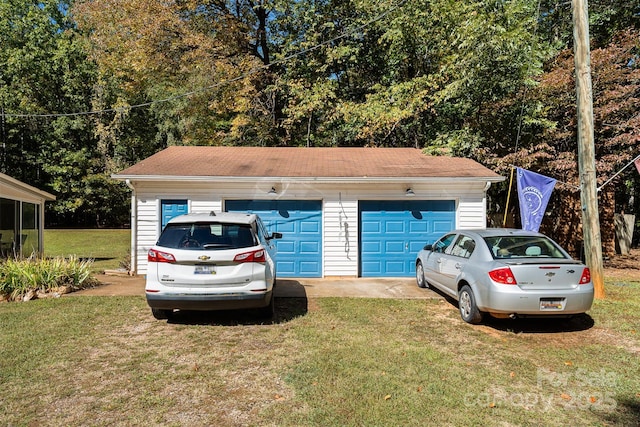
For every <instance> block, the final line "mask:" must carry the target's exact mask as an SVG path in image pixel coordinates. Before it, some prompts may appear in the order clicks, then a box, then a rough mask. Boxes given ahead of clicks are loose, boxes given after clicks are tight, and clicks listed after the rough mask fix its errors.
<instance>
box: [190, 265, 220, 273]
mask: <svg viewBox="0 0 640 427" xmlns="http://www.w3.org/2000/svg"><path fill="white" fill-rule="evenodd" d="M193 273H194V274H216V266H215V265H196V269H195V270H194V272H193Z"/></svg>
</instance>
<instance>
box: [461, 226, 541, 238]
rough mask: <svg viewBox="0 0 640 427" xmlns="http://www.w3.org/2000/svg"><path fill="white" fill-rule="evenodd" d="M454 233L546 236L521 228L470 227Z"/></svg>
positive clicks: (490, 235) (481, 235) (491, 235)
mask: <svg viewBox="0 0 640 427" xmlns="http://www.w3.org/2000/svg"><path fill="white" fill-rule="evenodd" d="M452 233H463V234H475V235H477V236H479V237H483V238H484V237H495V236H532V237H546V236H544V235H543V234H540V233H537V232H535V231H528V230H520V229H517V228H485V229H469V230H454V231H452Z"/></svg>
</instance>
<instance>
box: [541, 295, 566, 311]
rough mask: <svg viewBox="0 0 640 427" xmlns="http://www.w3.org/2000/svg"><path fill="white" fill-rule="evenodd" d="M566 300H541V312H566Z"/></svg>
mask: <svg viewBox="0 0 640 427" xmlns="http://www.w3.org/2000/svg"><path fill="white" fill-rule="evenodd" d="M565 302H566V300H565V298H541V299H540V310H541V311H557V310H564V304H565Z"/></svg>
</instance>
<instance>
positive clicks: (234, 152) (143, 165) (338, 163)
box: [114, 146, 504, 182]
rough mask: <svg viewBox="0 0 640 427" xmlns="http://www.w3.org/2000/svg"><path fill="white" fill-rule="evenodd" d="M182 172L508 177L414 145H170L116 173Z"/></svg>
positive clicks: (171, 174) (134, 175) (156, 174)
mask: <svg viewBox="0 0 640 427" xmlns="http://www.w3.org/2000/svg"><path fill="white" fill-rule="evenodd" d="M161 177H166V178H169V177H181V178H185V179H186V178H192V179H193V178H197V177H202V178H204V177H210V178H228V177H244V178H252V177H254V178H263V177H271V178H275V177H280V178H297V179H305V178H314V179H319V178H320V179H321V178H327V179H339V178H345V179H355V178H362V179H367V178H389V179H391V178H469V179H474V180H478V179H480V180H487V181H492V182H497V181H502V180H504V178H503V177H502V176H500V175H498V174H496V173H494V172H493V171H491V170H490V169H487V168H486V167H484V166H482V165H481V164H479V163H477V162H476V161H474V160H471V159H466V158H459V157H436V156H427V155H424V154H422V152H421V151H420V150H418V149H414V148H329V147H327V148H304V147H200V146H197V147H196V146H174V147H169V148H167V149H165V150H163V151H160V152H159V153H157V154H154V155H153V156H151V157H148V158H147V159H145V160H142V161H141V162H139V163H137V164H135V165H133V166H131V167H129V168H127V169H125V170H123V171H122V172H120V173H118V174H115V175H114V178H119V179H136V180H140V179H148V180H156V179H160V178H161Z"/></svg>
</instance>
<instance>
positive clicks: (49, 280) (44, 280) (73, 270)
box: [0, 256, 94, 299]
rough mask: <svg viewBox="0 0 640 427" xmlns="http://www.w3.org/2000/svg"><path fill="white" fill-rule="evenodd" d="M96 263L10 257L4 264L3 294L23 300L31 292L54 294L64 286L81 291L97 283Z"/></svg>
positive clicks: (0, 284) (1, 268) (0, 272)
mask: <svg viewBox="0 0 640 427" xmlns="http://www.w3.org/2000/svg"><path fill="white" fill-rule="evenodd" d="M92 264H93V260H91V259H87V260H83V259H79V258H78V257H76V256H70V257H68V258H62V257H56V258H52V259H46V258H43V259H40V258H36V257H34V256H32V257H30V258H27V259H11V258H10V259H7V260H5V261H3V262H1V263H0V294H5V295H7V296H9V297H10V298H12V299H19V298H20V296H22V295H24V294H26V293H27V292H29V291H43V292H52V291H57V290H58V289H59V288H61V287H63V286H70V287H71V288H72V289H80V288H83V287H86V286H89V285H92V284H93V283H94V281H93V279H92V277H91V265H92Z"/></svg>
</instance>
